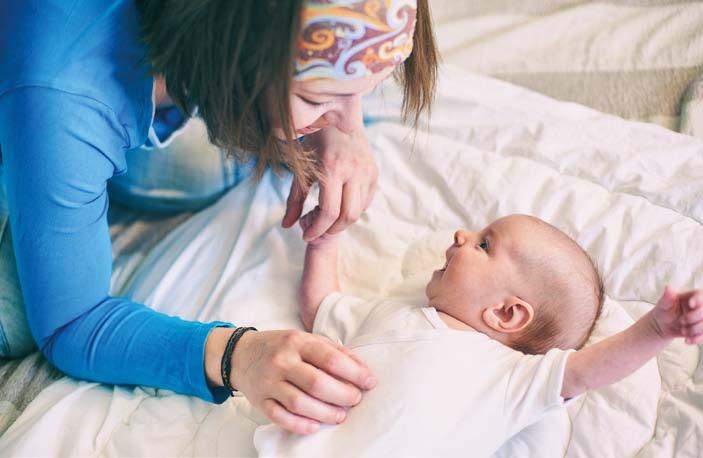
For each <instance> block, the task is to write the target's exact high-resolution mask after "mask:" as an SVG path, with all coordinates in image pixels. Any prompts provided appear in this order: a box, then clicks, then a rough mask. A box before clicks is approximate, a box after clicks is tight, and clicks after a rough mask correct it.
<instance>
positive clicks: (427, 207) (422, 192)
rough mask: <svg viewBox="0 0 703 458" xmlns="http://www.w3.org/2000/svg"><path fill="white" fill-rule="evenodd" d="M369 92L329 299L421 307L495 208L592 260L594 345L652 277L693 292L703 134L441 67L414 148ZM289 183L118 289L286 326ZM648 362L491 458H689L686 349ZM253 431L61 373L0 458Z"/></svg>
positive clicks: (242, 202) (155, 395) (235, 450)
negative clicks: (363, 156) (601, 295)
mask: <svg viewBox="0 0 703 458" xmlns="http://www.w3.org/2000/svg"><path fill="white" fill-rule="evenodd" d="M383 92H384V94H382V95H375V96H373V97H372V98H370V99H369V100H368V101H367V102H368V103H367V104H366V106H367V107H368V115H369V117H371V118H372V119H375V120H376V121H377V122H375V123H373V124H372V125H371V126H370V127H369V135H370V139H371V142H372V145H373V147H374V148H375V150H376V152H377V157H378V160H379V165H380V168H381V178H380V181H379V188H378V193H377V195H376V198H375V201H374V203H373V205H372V206H371V208H370V209H369V210H368V211H367V212H366V214H364V216H363V217H362V219H361V221H360V222H359V223H358V224H357V225H355V226H354V227H353V228H351V229H350V230H349V231H347V233H346V235H345V241H344V248H343V251H342V253H341V256H340V273H341V284H342V289H343V290H346V291H350V292H353V293H354V294H357V295H362V296H369V297H371V296H378V295H383V296H405V297H413V296H414V297H417V295H418V294H421V288H422V286H423V284H424V281H425V279H426V277H427V275H428V273H429V272H430V271H431V270H432V269H433V268H436V267H437V266H439V265H441V264H442V261H441V256H442V252H443V249H444V248H445V247H446V244H447V241H448V240H450V236H451V234H452V232H453V231H454V230H455V229H457V228H461V227H468V228H479V227H482V226H483V225H485V224H486V223H488V222H490V221H492V220H494V219H495V218H497V217H499V216H502V215H505V214H509V213H530V214H533V215H535V216H538V217H541V218H543V219H545V220H547V221H549V222H551V223H553V224H555V225H557V226H558V227H560V228H562V229H563V230H565V231H566V232H568V233H570V234H571V235H573V236H574V237H575V238H576V240H577V241H578V242H579V243H580V244H581V245H582V246H584V248H586V249H587V251H588V252H589V253H590V254H591V256H592V257H593V258H594V259H595V260H596V261H597V264H598V266H599V268H600V271H601V272H602V274H603V278H604V282H605V287H606V292H607V294H608V295H609V297H610V298H611V299H610V300H609V301H608V302H607V304H606V309H605V314H604V317H603V319H602V320H601V321H600V323H599V326H598V328H597V329H596V333H595V335H594V339H599V338H602V337H603V336H604V335H607V334H610V333H612V332H614V331H615V330H617V329H620V328H622V327H624V326H626V325H627V324H628V323H629V322H631V318H630V317H637V316H639V315H641V314H642V313H644V312H645V311H646V310H647V309H648V308H649V307H651V304H652V303H654V302H655V301H656V300H657V299H658V296H659V295H660V294H661V292H662V290H663V288H664V285H665V284H667V283H670V284H672V285H673V286H675V287H678V288H682V289H683V288H693V287H697V288H703V143H701V141H700V140H695V139H693V138H690V137H685V136H682V135H678V134H675V133H672V132H669V131H667V130H665V129H662V128H659V127H656V126H652V125H645V124H639V123H633V122H626V121H623V120H621V119H618V118H615V117H611V116H606V115H603V114H600V113H598V112H595V111H592V110H589V109H585V108H583V107H580V106H577V105H573V104H567V103H561V102H557V101H554V100H551V99H548V98H546V97H543V96H539V95H536V94H534V93H531V92H529V91H527V90H524V89H520V88H517V87H515V86H511V85H509V84H506V83H501V82H498V81H495V80H491V79H486V78H481V77H477V76H473V75H470V74H467V73H463V72H460V71H456V70H451V69H443V72H442V80H441V85H440V90H439V94H438V100H437V104H436V106H435V109H434V111H433V117H432V120H431V131H428V129H427V127H426V126H423V127H422V128H421V130H420V131H419V133H418V134H417V136H416V137H414V136H413V134H412V132H411V131H410V130H409V129H407V128H405V127H403V126H401V125H400V124H399V123H398V122H397V112H398V110H397V106H398V94H397V91H396V90H395V89H394V88H393V87H392V86H390V85H389V86H387V87H386V88H385V91H383ZM413 144H414V145H413ZM289 183H290V178H289V177H276V176H275V175H273V174H271V173H268V174H267V175H266V176H265V177H264V179H263V180H262V181H261V182H260V183H259V184H257V185H255V186H250V185H240V186H238V187H237V188H235V189H234V190H232V191H231V192H230V193H228V194H227V195H226V196H224V197H223V198H222V199H221V200H220V201H219V202H218V203H217V204H215V205H214V206H212V207H210V208H208V209H206V210H204V211H203V212H201V213H199V214H198V215H196V216H195V217H193V218H191V219H190V220H188V221H187V222H186V223H185V224H183V225H181V226H180V227H179V228H177V229H176V230H175V231H174V232H173V233H171V234H170V236H169V237H167V238H166V239H165V240H164V241H163V242H162V243H161V244H160V245H159V246H158V247H157V249H156V250H155V251H154V252H152V253H151V254H150V256H149V257H147V259H146V260H145V261H144V262H143V263H142V265H141V267H140V269H139V270H138V271H137V272H136V273H135V274H134V275H133V277H132V281H131V282H130V283H129V284H128V285H127V287H126V290H125V291H124V293H125V294H128V295H130V296H132V297H133V298H134V299H135V300H138V301H145V302H146V303H147V304H149V305H151V306H153V307H154V308H156V309H159V310H162V311H166V312H168V313H172V314H178V315H180V316H183V317H186V318H197V319H201V320H214V319H219V320H228V321H232V322H234V323H242V324H251V325H255V326H257V327H259V328H260V329H267V328H282V327H295V328H300V327H301V326H300V323H299V320H298V317H297V307H296V303H295V300H296V294H295V292H296V289H297V286H298V281H299V277H300V273H301V266H302V259H303V253H304V245H303V243H302V241H301V240H300V232H299V230H298V229H295V230H289V231H285V230H283V229H281V228H280V220H281V218H282V216H283V212H284V206H285V197H286V192H287V189H288V186H289ZM625 312H627V313H625ZM628 315H629V316H628ZM371 363H373V364H375V363H376V362H373V361H372V362H371ZM656 363H658V364H656ZM656 363H655V362H654V361H652V362H651V363H650V364H648V365H647V366H645V367H644V368H643V369H641V370H640V371H638V372H637V373H635V374H633V376H631V377H629V378H628V379H625V380H623V381H622V382H620V383H618V384H616V385H614V386H612V387H608V388H606V389H603V390H600V391H597V392H592V393H589V394H587V395H585V396H583V397H582V398H580V399H578V400H577V402H574V403H572V404H571V405H570V406H569V407H568V409H567V411H566V412H562V414H561V415H559V414H557V415H555V416H553V417H552V418H548V419H546V420H545V421H544V422H542V423H540V424H538V425H536V426H535V427H533V428H530V429H528V430H525V431H523V432H522V433H521V434H519V435H518V436H516V437H515V438H513V439H512V440H511V441H510V442H509V443H507V444H506V445H505V446H504V448H503V449H501V450H500V451H499V452H498V455H499V456H527V455H528V454H529V455H531V456H554V455H568V456H583V457H592V456H635V455H636V456H641V457H657V456H673V455H676V456H677V457H678V456H691V457H694V456H698V455H699V453H700V444H701V443H702V441H703V432H702V431H703V408H702V407H701V406H703V369H702V368H701V366H702V365H701V355H700V352H699V350H698V348H697V347H690V346H685V345H684V344H683V343H682V342H676V343H674V344H672V345H671V346H670V347H669V348H668V349H667V350H666V351H664V352H663V353H662V354H661V355H660V356H659V357H658V358H657V361H656ZM373 364H372V365H373ZM657 367H658V369H659V370H658V371H657ZM567 413H568V415H567ZM265 423H266V422H265V419H264V418H263V417H262V416H261V415H260V414H259V413H257V412H256V411H253V410H252V409H251V407H250V406H249V405H248V403H247V402H246V400H244V399H243V398H235V399H233V400H231V401H229V402H227V403H225V404H224V405H221V406H213V405H210V404H207V403H205V402H203V401H200V400H198V399H194V398H189V397H186V396H180V395H175V394H173V393H170V392H166V391H163V390H153V389H142V388H131V387H115V388H113V387H107V386H102V385H98V384H95V383H88V382H77V381H75V380H72V379H70V378H64V379H62V380H60V381H58V382H57V383H55V384H54V385H52V386H50V387H49V388H48V389H46V390H45V391H44V392H43V393H42V394H41V395H40V396H39V397H38V398H37V399H36V400H35V401H34V402H33V403H32V404H31V405H30V406H29V407H28V408H27V409H26V410H25V412H24V414H23V415H22V416H21V417H20V418H19V419H18V420H17V421H16V422H15V424H14V425H13V426H12V427H11V428H10V430H8V431H7V433H6V434H5V435H4V436H3V437H2V438H0V455H2V456H10V455H12V456H16V455H53V456H68V455H71V456H76V455H80V456H118V455H119V456H126V455H129V456H137V455H142V456H145V455H149V456H165V455H169V456H182V455H188V456H190V455H203V456H219V455H224V456H252V455H255V454H256V450H255V449H254V447H253V442H252V437H253V433H254V431H255V429H256V428H257V426H259V425H260V424H265ZM359 426H360V427H363V421H360V423H359ZM281 436H282V437H284V436H285V435H281ZM289 439H290V438H288V439H287V440H289ZM408 440H428V438H419V437H417V436H416V435H409V436H408ZM429 440H431V438H430V439H429ZM378 441H379V443H381V442H382V441H383V437H378ZM390 445H391V446H392V444H390ZM391 450H392V448H391ZM307 452H308V454H309V455H311V456H312V455H318V456H334V455H335V453H334V451H333V450H315V449H310V450H308V451H307ZM467 452H470V451H467ZM468 454H470V453H468Z"/></svg>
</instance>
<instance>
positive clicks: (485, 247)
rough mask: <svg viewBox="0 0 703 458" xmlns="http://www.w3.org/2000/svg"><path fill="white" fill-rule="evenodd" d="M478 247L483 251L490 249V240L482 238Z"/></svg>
mask: <svg viewBox="0 0 703 458" xmlns="http://www.w3.org/2000/svg"><path fill="white" fill-rule="evenodd" d="M478 247H479V248H481V249H482V250H483V251H488V240H482V241H481V243H479V244H478Z"/></svg>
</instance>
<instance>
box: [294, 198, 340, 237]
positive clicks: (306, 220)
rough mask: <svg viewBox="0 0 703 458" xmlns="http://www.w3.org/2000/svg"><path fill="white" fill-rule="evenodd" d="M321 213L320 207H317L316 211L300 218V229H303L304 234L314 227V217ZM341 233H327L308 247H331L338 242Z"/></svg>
mask: <svg viewBox="0 0 703 458" xmlns="http://www.w3.org/2000/svg"><path fill="white" fill-rule="evenodd" d="M319 211H320V207H319V206H317V207H315V209H314V210H313V211H311V212H308V213H307V214H306V215H304V216H303V217H302V218H300V227H301V229H303V232H305V231H306V230H307V229H308V228H309V227H310V226H312V222H313V219H314V216H315V215H316V214H317V213H318V212H319ZM339 234H340V233H336V234H330V233H329V232H325V233H324V234H322V235H321V236H319V237H318V238H316V239H315V240H311V241H309V242H308V245H315V246H323V245H330V244H332V243H333V242H335V241H336V240H337V238H338V237H339Z"/></svg>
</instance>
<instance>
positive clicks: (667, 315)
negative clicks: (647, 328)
mask: <svg viewBox="0 0 703 458" xmlns="http://www.w3.org/2000/svg"><path fill="white" fill-rule="evenodd" d="M652 318H653V320H654V326H655V329H656V330H657V332H658V333H659V335H660V336H662V337H664V338H674V337H684V338H685V339H686V343H688V344H700V343H703V290H693V291H687V292H685V293H677V292H675V291H674V290H673V289H671V288H670V287H668V286H667V287H666V289H665V290H664V294H663V295H662V297H661V299H659V302H657V305H656V306H655V307H654V310H653V312H652Z"/></svg>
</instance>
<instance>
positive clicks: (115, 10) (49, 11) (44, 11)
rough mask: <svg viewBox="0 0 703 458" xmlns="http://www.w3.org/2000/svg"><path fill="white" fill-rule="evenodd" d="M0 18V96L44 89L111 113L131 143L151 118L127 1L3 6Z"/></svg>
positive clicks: (19, 0)
mask: <svg viewBox="0 0 703 458" xmlns="http://www.w3.org/2000/svg"><path fill="white" fill-rule="evenodd" d="M3 10H5V11H4V12H3V15H2V17H0V74H2V75H5V76H7V77H4V78H3V79H2V80H1V81H0V97H2V95H3V94H4V93H6V92H9V91H11V90H13V89H16V88H20V87H44V88H53V89H57V90H61V91H64V92H67V93H70V94H75V95H79V96H84V97H87V98H90V99H93V100H95V101H96V102H98V103H100V104H102V105H104V106H105V107H106V108H107V109H109V110H110V111H112V112H113V113H114V115H115V117H116V119H118V120H119V122H120V124H122V126H123V127H124V130H125V133H126V135H127V136H128V139H127V140H128V142H129V143H130V144H131V145H134V146H136V145H138V144H141V143H143V141H144V139H145V138H146V135H147V132H148V129H149V124H150V122H151V117H152V113H153V105H152V100H151V91H152V84H153V81H152V78H151V75H150V68H149V65H148V63H147V62H148V59H147V53H146V50H145V48H144V46H143V44H142V43H141V40H140V36H139V33H140V32H139V31H140V24H139V14H138V12H137V9H136V6H135V2H134V0H90V1H88V0H83V1H80V0H79V1H77V2H65V1H63V0H6V3H4V5H3Z"/></svg>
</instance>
